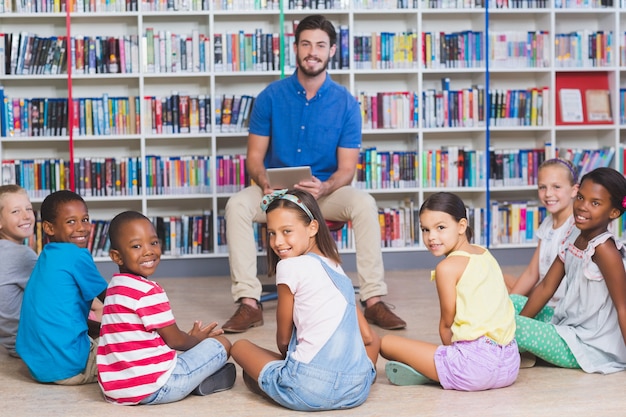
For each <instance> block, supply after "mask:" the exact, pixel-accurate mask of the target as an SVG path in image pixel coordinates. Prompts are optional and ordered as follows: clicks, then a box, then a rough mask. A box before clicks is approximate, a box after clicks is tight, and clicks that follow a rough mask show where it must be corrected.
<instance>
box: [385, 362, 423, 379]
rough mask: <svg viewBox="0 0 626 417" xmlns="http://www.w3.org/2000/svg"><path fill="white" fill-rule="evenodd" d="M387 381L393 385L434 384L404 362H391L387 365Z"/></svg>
mask: <svg viewBox="0 0 626 417" xmlns="http://www.w3.org/2000/svg"><path fill="white" fill-rule="evenodd" d="M385 374H386V375H387V379H388V380H389V382H391V383H392V384H393V385H423V384H428V383H429V382H433V381H432V380H431V379H429V378H427V377H425V376H424V375H422V374H420V373H419V372H417V371H416V370H415V369H413V368H411V367H410V366H409V365H406V364H404V363H402V362H396V361H389V362H387V364H386V365H385Z"/></svg>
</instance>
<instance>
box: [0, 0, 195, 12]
mask: <svg viewBox="0 0 626 417" xmlns="http://www.w3.org/2000/svg"><path fill="white" fill-rule="evenodd" d="M144 1H145V0H144ZM170 1H171V0H170ZM174 1H176V2H178V1H179V0H174ZM194 1H197V0H194ZM68 8H69V10H70V11H72V12H74V13H83V12H85V13H94V12H136V11H137V0H69V1H67V0H32V1H31V0H13V1H12V0H4V1H0V13H65V12H66V11H67V10H68Z"/></svg>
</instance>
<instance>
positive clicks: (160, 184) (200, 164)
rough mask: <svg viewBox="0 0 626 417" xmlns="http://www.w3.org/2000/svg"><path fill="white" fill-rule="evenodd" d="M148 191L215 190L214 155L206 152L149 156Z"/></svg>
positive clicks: (163, 192)
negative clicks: (212, 162)
mask: <svg viewBox="0 0 626 417" xmlns="http://www.w3.org/2000/svg"><path fill="white" fill-rule="evenodd" d="M145 166H146V194H147V195H175V194H207V193H210V192H211V158H210V157H209V156H206V155H184V156H160V155H147V156H146V165H145Z"/></svg>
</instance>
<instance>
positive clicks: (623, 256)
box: [515, 168, 626, 374]
mask: <svg viewBox="0 0 626 417" xmlns="http://www.w3.org/2000/svg"><path fill="white" fill-rule="evenodd" d="M625 210H626V178H624V176H623V175H622V174H620V173H619V172H618V171H616V170H614V169H612V168H597V169H595V170H593V171H591V172H589V173H588V174H586V175H585V176H583V178H582V180H581V182H580V187H579V190H578V193H577V195H576V198H575V199H574V221H575V224H576V228H575V229H572V231H571V233H570V234H569V235H568V236H567V237H566V239H565V242H564V244H563V245H562V246H561V248H560V250H559V254H558V257H557V259H556V260H555V261H554V263H553V264H552V266H551V267H550V269H549V270H548V273H547V274H546V277H545V278H544V280H543V281H542V282H541V283H540V284H539V285H538V286H537V287H535V289H534V290H533V292H532V293H531V295H530V297H529V298H528V301H527V303H526V305H525V306H524V307H523V309H522V310H521V312H520V315H519V316H516V323H517V330H516V333H515V338H516V339H517V342H518V344H519V347H520V350H522V349H525V350H527V351H529V352H531V353H533V354H534V355H536V356H538V357H540V358H542V359H543V360H545V361H547V362H549V363H552V364H554V365H556V366H559V367H563V368H580V369H582V370H583V371H585V372H598V373H603V374H608V373H612V372H617V371H621V370H623V369H625V368H626V270H625V263H626V248H624V246H623V244H622V243H621V242H620V241H619V240H617V239H616V238H615V236H613V235H612V234H611V233H610V232H609V231H608V230H607V228H608V226H609V224H610V223H611V222H612V221H613V220H615V219H617V218H619V217H620V216H621V215H622V214H623V213H624V211H625ZM563 277H566V278H565V294H564V297H563V299H562V300H561V301H560V302H559V304H558V305H557V306H556V309H555V311H554V316H553V317H552V320H551V322H550V323H546V322H543V321H541V320H536V319H535V317H538V316H539V314H540V313H541V310H542V309H543V308H545V307H544V306H545V305H546V303H547V302H548V300H549V299H550V298H551V297H552V295H553V294H554V292H555V291H556V289H557V288H558V286H559V284H560V283H561V281H562V280H563Z"/></svg>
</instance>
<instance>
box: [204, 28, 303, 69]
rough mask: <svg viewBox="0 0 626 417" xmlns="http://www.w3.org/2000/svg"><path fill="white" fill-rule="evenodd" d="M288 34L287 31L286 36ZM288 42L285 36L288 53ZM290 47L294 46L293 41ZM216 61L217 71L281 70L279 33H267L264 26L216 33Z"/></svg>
mask: <svg viewBox="0 0 626 417" xmlns="http://www.w3.org/2000/svg"><path fill="white" fill-rule="evenodd" d="M287 37H288V35H285V39H287ZM287 44H288V42H287V40H285V50H284V51H285V53H287V51H288V50H287ZM289 48H290V49H293V48H292V46H291V44H289ZM286 57H287V55H285V59H287V58H286ZM213 62H214V65H215V66H214V69H215V71H216V72H231V71H275V70H279V69H280V37H279V34H278V33H264V32H263V30H262V29H256V30H255V31H254V32H247V33H246V32H245V31H243V30H241V31H238V32H227V33H216V34H214V36H213Z"/></svg>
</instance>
